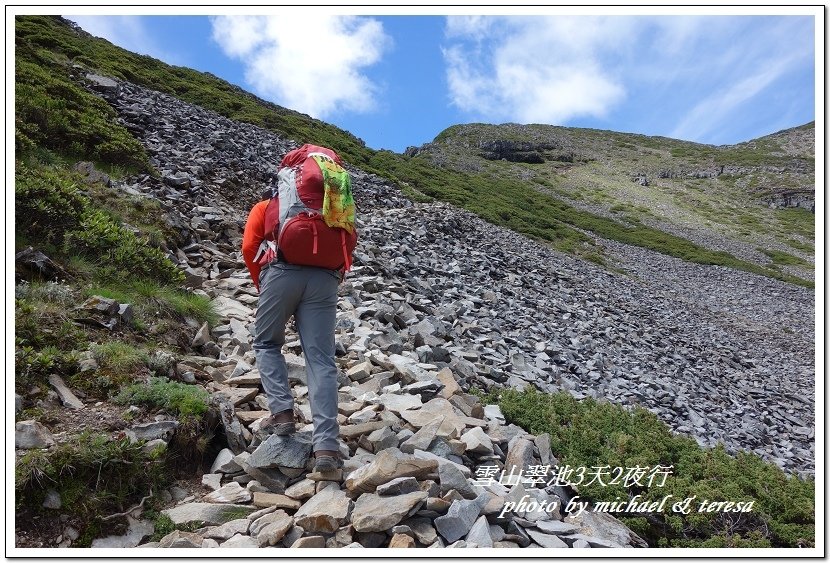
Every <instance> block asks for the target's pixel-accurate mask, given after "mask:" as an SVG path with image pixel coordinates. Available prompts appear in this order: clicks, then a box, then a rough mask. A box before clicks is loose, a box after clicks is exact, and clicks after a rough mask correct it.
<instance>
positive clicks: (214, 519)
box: [162, 502, 256, 526]
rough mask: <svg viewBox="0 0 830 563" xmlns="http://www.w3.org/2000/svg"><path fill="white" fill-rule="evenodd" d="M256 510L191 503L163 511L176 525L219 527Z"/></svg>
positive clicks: (244, 507) (240, 505) (225, 505)
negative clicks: (194, 523) (200, 524)
mask: <svg viewBox="0 0 830 563" xmlns="http://www.w3.org/2000/svg"><path fill="white" fill-rule="evenodd" d="M255 510H256V508H254V507H253V506H246V505H244V504H213V503H209V502H191V503H187V504H180V505H178V506H174V507H173V508H168V509H165V510H162V513H163V514H166V515H167V516H169V517H170V519H171V520H172V521H173V523H174V524H189V523H191V522H204V523H205V524H207V525H212V526H218V525H220V524H224V523H225V522H228V521H230V520H234V519H237V518H239V516H240V515H248V514H250V513H252V512H254V511H255Z"/></svg>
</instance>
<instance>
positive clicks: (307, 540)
mask: <svg viewBox="0 0 830 563" xmlns="http://www.w3.org/2000/svg"><path fill="white" fill-rule="evenodd" d="M304 547H308V548H317V549H319V548H323V547H326V538H324V537H323V536H305V537H302V538H300V539H298V540H297V541H295V542H294V543H293V544H291V549H294V548H304Z"/></svg>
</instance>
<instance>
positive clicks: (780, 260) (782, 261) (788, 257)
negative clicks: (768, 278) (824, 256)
mask: <svg viewBox="0 0 830 563" xmlns="http://www.w3.org/2000/svg"><path fill="white" fill-rule="evenodd" d="M758 250H759V251H761V252H763V253H764V254H766V255H767V256H769V257H770V259H771V260H772V263H773V264H778V265H779V266H802V267H804V268H808V269H810V270H812V269H813V268H814V266H813V264H811V263H810V262H808V261H807V260H804V259H803V258H799V257H798V256H793V255H792V254H788V253H786V252H782V251H781V250H770V249H765V248H759V249H758Z"/></svg>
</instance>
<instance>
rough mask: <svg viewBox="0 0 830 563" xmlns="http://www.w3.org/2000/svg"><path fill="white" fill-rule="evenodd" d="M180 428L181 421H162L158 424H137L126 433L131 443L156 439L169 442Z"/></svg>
mask: <svg viewBox="0 0 830 563" xmlns="http://www.w3.org/2000/svg"><path fill="white" fill-rule="evenodd" d="M178 427H179V421H177V420H161V421H158V422H147V423H145V424H136V425H134V426H132V427H131V428H128V429H127V430H126V431H125V432H124V433H125V434H126V435H127V437H128V438H129V439H130V441H131V442H138V441H140V440H156V439H162V440H165V441H169V440H170V438H171V437H172V436H173V433H174V432H175V431H176V428H178Z"/></svg>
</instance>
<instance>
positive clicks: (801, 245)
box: [785, 239, 816, 254]
mask: <svg viewBox="0 0 830 563" xmlns="http://www.w3.org/2000/svg"><path fill="white" fill-rule="evenodd" d="M785 242H786V243H787V245H789V246H790V247H792V248H794V249H796V250H800V251H801V252H806V253H808V254H814V253H815V251H816V249H815V247H814V246H813V245H812V244H807V243H805V242H801V241H800V240H796V239H787V240H786V241H785Z"/></svg>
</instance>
